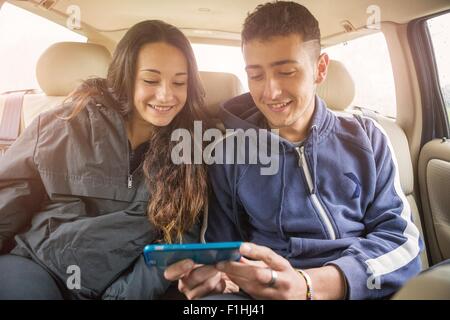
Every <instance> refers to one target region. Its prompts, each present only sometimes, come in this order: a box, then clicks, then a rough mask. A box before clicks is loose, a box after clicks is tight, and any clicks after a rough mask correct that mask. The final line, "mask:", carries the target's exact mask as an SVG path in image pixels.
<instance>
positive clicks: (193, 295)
mask: <svg viewBox="0 0 450 320" xmlns="http://www.w3.org/2000/svg"><path fill="white" fill-rule="evenodd" d="M164 277H165V278H166V279H167V280H170V281H175V280H178V290H180V292H182V293H184V295H185V296H186V297H187V298H188V299H189V300H192V299H198V298H201V297H204V296H207V295H210V294H217V293H232V292H238V291H239V287H238V286H237V285H236V284H234V283H233V282H232V281H231V280H230V279H229V278H228V277H227V276H226V275H224V274H223V273H222V272H220V271H218V270H217V269H216V268H215V266H207V265H195V264H194V262H193V261H192V260H189V259H187V260H182V261H179V262H176V263H174V264H172V265H170V266H169V267H167V269H166V270H165V272H164Z"/></svg>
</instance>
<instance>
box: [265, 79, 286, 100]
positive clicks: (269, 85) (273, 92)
mask: <svg viewBox="0 0 450 320" xmlns="http://www.w3.org/2000/svg"><path fill="white" fill-rule="evenodd" d="M281 91H282V90H281V86H280V83H279V82H278V81H277V80H276V79H274V78H268V79H267V80H266V83H265V84H264V93H263V98H264V100H276V99H277V98H278V97H279V96H280V95H281Z"/></svg>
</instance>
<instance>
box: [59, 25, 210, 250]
mask: <svg viewBox="0 0 450 320" xmlns="http://www.w3.org/2000/svg"><path fill="white" fill-rule="evenodd" d="M155 42H164V43H167V44H169V45H172V46H174V47H176V48H178V49H179V50H181V52H182V53H183V54H184V56H185V57H186V60H187V63H188V83H187V100H186V104H185V105H184V107H183V109H182V110H181V111H180V112H179V113H178V114H177V116H176V117H175V118H174V119H173V120H172V122H171V123H170V124H169V125H167V126H165V127H157V126H154V130H153V134H152V137H151V138H150V141H149V148H148V152H147V154H146V156H145V160H144V164H143V171H144V174H145V176H146V179H147V185H148V188H149V192H150V199H149V203H148V209H147V214H148V217H149V220H150V222H151V223H152V224H153V225H154V226H155V227H156V228H157V229H158V230H159V231H160V232H161V240H163V241H165V242H169V243H171V242H175V241H182V235H183V233H184V232H186V231H188V230H189V229H191V228H192V227H193V226H194V224H195V223H197V222H198V220H199V218H200V214H201V213H202V211H203V210H204V208H205V207H206V205H207V177H206V168H205V166H204V165H203V164H181V165H175V164H173V162H172V160H171V151H172V148H173V146H174V145H175V142H172V141H171V139H170V138H171V133H172V131H173V130H175V129H179V128H184V129H187V130H189V131H190V132H191V137H193V131H194V129H193V125H194V120H201V121H202V122H203V127H204V129H205V128H207V127H208V123H207V122H206V121H207V119H206V116H205V113H204V111H203V110H204V108H203V107H204V106H203V104H204V90H203V86H202V84H201V81H200V78H199V73H198V68H197V64H196V61H195V57H194V53H193V51H192V47H191V45H190V43H189V41H188V39H187V38H186V37H185V36H184V34H183V33H182V32H181V31H180V30H179V29H177V28H176V27H174V26H172V25H169V24H167V23H165V22H163V21H159V20H148V21H143V22H140V23H138V24H136V25H134V26H133V27H132V28H130V29H129V30H128V32H127V33H126V34H125V36H124V37H123V38H122V40H120V42H119V43H118V45H117V47H116V50H115V52H114V55H113V59H112V62H111V65H110V66H109V69H108V75H107V78H106V79H99V78H97V79H89V80H87V81H85V82H84V83H83V84H82V85H81V86H80V87H79V88H78V89H77V90H75V91H74V92H73V93H72V94H71V95H70V96H69V98H70V99H71V101H72V102H73V103H74V109H73V112H72V113H71V115H70V116H69V118H68V119H70V118H73V117H74V116H76V115H77V114H78V113H79V112H80V111H81V110H83V108H84V107H85V106H86V105H87V103H89V101H90V99H92V97H94V96H96V95H102V96H103V97H104V98H105V99H108V98H109V99H112V100H113V101H114V103H113V104H112V105H114V106H115V107H116V108H117V109H118V111H119V112H120V114H121V115H122V116H123V117H124V118H125V119H126V120H128V118H129V116H130V114H131V113H132V112H133V111H134V100H133V98H134V89H135V88H134V87H135V79H136V64H137V57H138V54H139V50H140V49H141V48H142V46H144V45H145V44H148V43H155ZM205 124H206V126H205ZM192 145H195V144H194V143H192ZM197 151H198V150H197ZM200 152H201V150H200Z"/></svg>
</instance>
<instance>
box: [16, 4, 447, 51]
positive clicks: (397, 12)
mask: <svg viewBox="0 0 450 320" xmlns="http://www.w3.org/2000/svg"><path fill="white" fill-rule="evenodd" d="M9 2H11V3H13V4H15V5H18V6H20V7H22V8H24V9H27V10H29V11H32V12H35V13H37V14H39V15H42V16H45V17H47V18H49V19H51V20H53V21H55V22H57V23H60V24H63V23H64V21H65V20H67V16H68V15H67V13H66V12H67V9H68V8H69V6H71V5H76V6H78V7H79V8H80V13H81V21H82V27H83V29H85V30H81V33H84V34H85V35H87V36H88V37H89V38H91V37H90V35H95V34H96V35H97V37H102V38H103V37H104V38H106V39H108V40H110V41H113V42H117V41H118V40H119V39H120V38H121V37H122V35H123V34H124V32H125V31H126V29H127V28H129V27H130V26H132V25H133V24H135V23H137V22H139V21H142V20H147V19H160V20H164V21H166V22H168V23H170V24H173V25H175V26H177V27H179V28H181V29H182V30H183V31H184V32H185V33H186V34H187V35H188V36H189V37H190V38H206V39H225V40H231V41H235V42H238V41H239V39H240V30H241V27H242V23H243V21H244V19H245V17H246V15H247V13H248V12H250V11H252V10H253V9H254V8H255V7H256V6H257V5H259V4H261V3H265V2H267V1H266V0H262V1H261V0H226V1H224V0H189V1H186V0H165V1H161V0H128V1H123V0H22V1H19V0H11V1H9ZM296 2H298V3H301V4H303V5H305V6H306V7H307V8H308V9H309V10H310V11H311V12H312V13H313V14H314V15H315V16H316V17H317V19H318V20H319V23H320V28H321V33H322V38H323V39H327V38H333V37H338V36H339V35H342V34H345V30H344V27H343V26H342V23H343V21H348V22H350V24H351V26H353V27H354V28H355V29H360V30H364V29H366V28H365V26H366V25H367V21H368V19H369V17H370V16H371V14H372V13H373V12H370V11H369V12H368V8H369V7H370V6H372V5H376V6H378V7H379V8H380V16H381V21H391V22H395V23H400V24H402V23H406V22H408V21H410V20H413V19H415V18H417V17H420V16H424V15H428V14H433V13H436V12H440V11H443V10H446V9H450V1H449V0H396V1H392V0H378V1H376V0H339V1H336V0H300V1H296ZM45 7H48V9H47V8H45Z"/></svg>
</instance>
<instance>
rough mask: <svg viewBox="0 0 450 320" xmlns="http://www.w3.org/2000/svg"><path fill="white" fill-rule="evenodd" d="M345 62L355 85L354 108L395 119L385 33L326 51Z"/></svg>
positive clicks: (394, 100) (392, 81)
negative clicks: (369, 110)
mask: <svg viewBox="0 0 450 320" xmlns="http://www.w3.org/2000/svg"><path fill="white" fill-rule="evenodd" d="M323 51H324V52H327V53H328V55H329V56H330V58H331V59H334V60H338V61H340V62H342V63H343V64H344V65H345V66H346V68H347V69H348V71H349V72H350V74H351V75H352V78H353V80H354V81H355V99H354V100H353V103H352V106H359V107H363V108H367V109H371V110H374V111H377V112H379V113H381V114H383V115H385V116H388V117H392V118H395V117H396V114H397V105H396V97H395V84H394V75H393V72H392V65H391V59H390V57H389V51H388V47H387V44H386V39H385V38H384V35H383V33H382V32H377V33H374V34H371V35H367V36H364V37H361V38H358V39H355V40H351V41H347V42H344V43H341V44H338V45H335V46H331V47H327V48H325V49H324V50H323Z"/></svg>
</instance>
